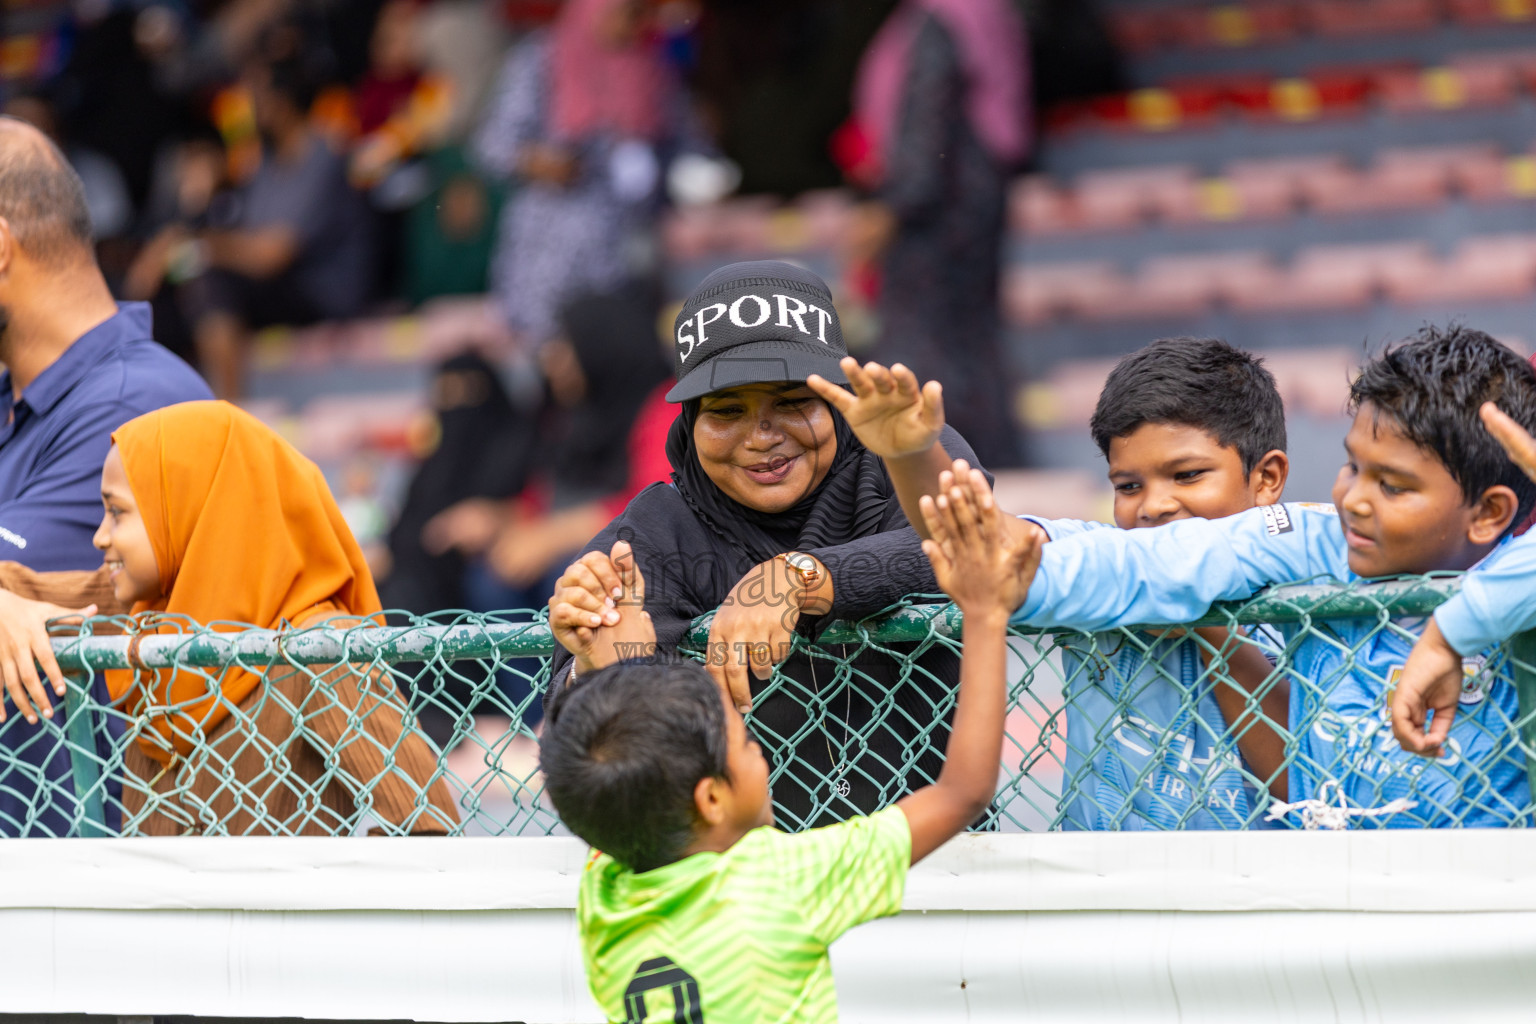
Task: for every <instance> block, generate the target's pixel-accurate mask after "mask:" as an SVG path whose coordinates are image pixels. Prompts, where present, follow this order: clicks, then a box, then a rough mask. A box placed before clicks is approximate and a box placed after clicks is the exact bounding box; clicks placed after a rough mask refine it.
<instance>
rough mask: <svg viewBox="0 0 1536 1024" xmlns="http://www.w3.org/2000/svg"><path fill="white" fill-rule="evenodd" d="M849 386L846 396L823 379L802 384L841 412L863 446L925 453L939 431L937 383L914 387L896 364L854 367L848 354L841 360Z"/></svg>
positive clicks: (892, 454) (880, 451) (889, 453)
mask: <svg viewBox="0 0 1536 1024" xmlns="http://www.w3.org/2000/svg"><path fill="white" fill-rule="evenodd" d="M841 366H842V369H843V372H844V373H846V374H847V375H848V383H849V384H850V385H852V386H853V393H852V394H850V393H849V392H847V391H846V390H844V389H843V388H841V387H839V386H837V385H836V384H833V383H832V382H831V381H829V380H827V379H826V378H825V377H821V376H818V375H816V374H812V375H811V376H810V377H809V378H808V379H807V380H806V384H807V385H808V386H809V387H810V389H811V390H812V391H814V392H816V394H818V395H819V396H821V397H822V398H823V399H825V400H826V402H827V404H828V405H831V406H832V407H833V408H834V409H836V410H837V411H838V412H840V413H842V415H843V419H845V420H847V421H848V425H849V426H850V427H852V428H853V432H854V434H855V435H856V436H857V437H858V439H859V440H860V441H861V442H862V443H863V444H864V447H866V448H868V449H869V450H870V451H872V452H874V453H875V454H876V455H878V456H880V457H881V458H886V459H894V458H899V457H901V456H903V455H918V454H921V453H923V452H926V451H928V450H929V449H930V448H932V447H933V445H934V442H936V441H938V439H939V433H940V432H941V431H942V430H943V429H944V395H943V388H942V386H941V385H940V384H939V382H938V381H929V382H928V383H927V384H925V385H923V386H922V387H919V386H918V383H917V377H916V376H915V375H914V374H913V373H912V371H911V370H909V369H907V368H906V367H905V366H903V365H901V364H900V363H897V364H895V365H894V366H892V367H891V368H890V369H886V368H885V367H884V366H881V365H880V364H879V363H866V364H864V365H863V366H860V365H859V363H858V360H856V359H854V358H853V357H851V356H850V357H848V358H846V359H844V360H843V361H842V363H841Z"/></svg>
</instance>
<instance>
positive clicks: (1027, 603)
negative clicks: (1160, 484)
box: [1013, 503, 1349, 631]
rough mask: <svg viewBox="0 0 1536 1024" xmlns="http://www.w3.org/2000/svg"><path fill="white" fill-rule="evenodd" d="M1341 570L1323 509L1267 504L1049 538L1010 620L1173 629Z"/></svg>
mask: <svg viewBox="0 0 1536 1024" xmlns="http://www.w3.org/2000/svg"><path fill="white" fill-rule="evenodd" d="M1348 574H1349V562H1348V552H1347V549H1346V548H1345V546H1344V535H1343V531H1342V530H1340V528H1339V520H1338V514H1337V513H1336V512H1334V510H1333V507H1332V506H1331V505H1315V504H1309V503H1297V504H1290V505H1266V506H1264V507H1262V508H1254V509H1249V510H1248V511H1246V512H1241V513H1239V514H1237V515H1235V516H1228V517H1227V518H1225V519H1183V520H1179V521H1178V522H1174V523H1169V524H1168V525H1166V526H1159V527H1156V528H1153V529H1143V530H1114V529H1106V530H1088V531H1084V532H1080V533H1077V534H1075V535H1073V536H1068V537H1063V538H1062V539H1061V540H1054V539H1053V540H1052V542H1051V543H1050V544H1047V545H1045V546H1044V547H1043V548H1042V549H1041V556H1040V570H1039V572H1037V573H1036V575H1035V580H1034V583H1033V584H1032V585H1031V586H1030V588H1029V595H1028V596H1027V597H1026V598H1025V600H1024V604H1023V605H1021V606H1020V607H1019V610H1018V611H1017V612H1015V613H1014V616H1013V621H1014V623H1016V624H1019V625H1027V626H1036V627H1040V628H1053V627H1059V628H1066V629H1080V630H1086V631H1095V630H1102V629H1113V628H1115V627H1117V626H1133V625H1144V624H1146V625H1154V624H1178V623H1183V622H1188V621H1189V620H1191V619H1195V618H1199V617H1200V616H1201V615H1204V614H1205V613H1206V612H1207V611H1208V610H1209V609H1210V606H1211V604H1212V603H1213V602H1216V601H1232V600H1239V599H1241V598H1246V597H1250V596H1251V595H1252V594H1253V593H1254V592H1255V591H1258V590H1260V589H1262V588H1264V587H1266V586H1269V585H1270V584H1272V583H1289V582H1292V581H1295V580H1304V579H1310V578H1312V577H1315V576H1333V577H1337V578H1339V579H1345V578H1348Z"/></svg>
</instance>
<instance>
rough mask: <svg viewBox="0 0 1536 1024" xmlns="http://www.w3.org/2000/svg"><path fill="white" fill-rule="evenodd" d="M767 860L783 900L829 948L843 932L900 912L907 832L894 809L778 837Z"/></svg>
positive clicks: (909, 847) (908, 844) (909, 833)
mask: <svg viewBox="0 0 1536 1024" xmlns="http://www.w3.org/2000/svg"><path fill="white" fill-rule="evenodd" d="M771 855H772V856H773V857H775V858H776V859H777V861H778V868H777V871H776V875H777V876H778V878H779V880H780V882H781V883H782V886H783V891H784V897H783V898H784V899H786V900H792V901H794V903H795V905H796V906H798V907H800V908H801V913H802V914H803V915H804V917H805V920H806V922H807V924H809V925H810V928H811V932H812V934H814V935H815V936H816V937H817V938H818V939H820V940H821V941H822V942H825V943H828V944H830V943H831V942H832V941H833V940H835V939H836V938H837V937H838V936H839V935H842V934H843V933H844V932H846V931H847V930H848V929H850V928H853V927H855V926H856V925H861V924H863V923H864V922H865V921H873V920H874V919H875V918H877V917H889V916H890V915H891V914H894V913H896V912H898V911H899V910H901V901H902V897H903V896H904V895H905V894H906V890H907V868H908V867H909V866H910V864H911V861H912V831H911V829H910V828H909V827H908V826H907V816H906V815H905V814H903V813H902V812H901V809H900V808H897V807H894V806H893V807H887V808H886V809H885V810H883V811H880V812H879V813H876V814H871V815H868V816H859V817H856V818H850V819H849V820H848V821H845V822H842V823H841V824H837V825H828V826H827V827H825V828H817V829H811V830H810V831H808V832H801V833H798V834H796V835H786V836H783V837H782V838H781V839H780V840H779V842H777V843H775V844H774V849H772V851H771Z"/></svg>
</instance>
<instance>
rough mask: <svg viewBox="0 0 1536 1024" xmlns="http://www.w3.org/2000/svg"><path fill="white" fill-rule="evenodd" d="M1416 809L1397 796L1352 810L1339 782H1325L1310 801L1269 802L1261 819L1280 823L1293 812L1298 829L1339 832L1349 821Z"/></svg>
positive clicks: (1410, 803) (1412, 804) (1413, 802)
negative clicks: (1335, 799) (1334, 798)
mask: <svg viewBox="0 0 1536 1024" xmlns="http://www.w3.org/2000/svg"><path fill="white" fill-rule="evenodd" d="M1330 792H1331V793H1332V794H1333V795H1336V796H1337V797H1338V798H1339V802H1338V803H1337V804H1335V803H1333V802H1332V797H1331V796H1330V795H1329V794H1330ZM1417 806H1419V805H1418V803H1417V802H1415V801H1413V800H1409V799H1408V798H1407V797H1398V798H1397V799H1396V800H1393V801H1390V802H1388V803H1385V804H1382V805H1381V806H1380V807H1351V806H1349V804H1347V803H1345V802H1344V791H1343V789H1341V788H1340V787H1339V783H1338V780H1336V779H1328V780H1326V781H1325V782H1324V783H1323V784H1322V785H1321V786H1319V787H1318V790H1317V796H1315V797H1313V798H1312V799H1311V800H1298V801H1296V802H1295V803H1293V804H1288V803H1286V802H1285V801H1284V800H1271V801H1270V802H1269V813H1268V814H1266V815H1265V816H1264V820H1265V821H1279V820H1280V819H1281V818H1284V817H1285V816H1286V815H1287V814H1290V813H1291V812H1292V811H1300V812H1301V827H1302V828H1304V829H1306V830H1307V831H1309V832H1313V831H1316V830H1318V829H1323V828H1325V829H1331V830H1333V831H1338V830H1340V829H1346V828H1348V827H1349V819H1350V818H1377V817H1381V816H1382V815H1386V814H1399V813H1401V812H1403V811H1411V810H1413V809H1414V808H1415V807H1417Z"/></svg>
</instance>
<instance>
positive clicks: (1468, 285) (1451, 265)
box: [1385, 235, 1536, 303]
mask: <svg viewBox="0 0 1536 1024" xmlns="http://www.w3.org/2000/svg"><path fill="white" fill-rule="evenodd" d="M1385 284H1386V289H1387V294H1388V296H1390V297H1391V298H1392V299H1393V300H1394V301H1397V302H1405V303H1416V302H1450V301H1486V300H1489V299H1524V298H1528V297H1529V296H1530V294H1531V292H1532V291H1533V290H1536V235H1496V236H1488V237H1482V238H1468V239H1466V240H1464V241H1463V242H1462V243H1461V244H1460V245H1458V246H1457V248H1456V252H1455V253H1454V254H1453V255H1452V257H1451V258H1450V259H1449V260H1447V261H1445V262H1443V263H1437V264H1433V265H1430V266H1420V267H1401V268H1398V271H1397V273H1396V274H1394V275H1392V276H1389V277H1388V279H1387V280H1386V282H1385Z"/></svg>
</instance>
